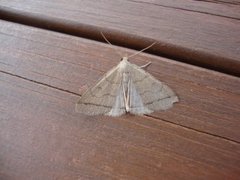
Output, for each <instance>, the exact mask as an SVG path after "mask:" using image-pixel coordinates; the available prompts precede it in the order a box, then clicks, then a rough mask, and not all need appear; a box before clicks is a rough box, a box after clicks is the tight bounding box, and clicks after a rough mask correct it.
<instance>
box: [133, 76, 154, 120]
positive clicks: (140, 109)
mask: <svg viewBox="0 0 240 180" xmlns="http://www.w3.org/2000/svg"><path fill="white" fill-rule="evenodd" d="M129 88H130V94H129V97H130V113H132V114H138V115H143V114H150V113H151V112H152V111H151V110H149V109H148V108H147V107H145V106H144V104H143V100H142V97H141V96H140V94H139V92H138V91H137V89H136V87H135V85H134V83H132V79H130V87H129Z"/></svg>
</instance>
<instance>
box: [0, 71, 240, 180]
mask: <svg viewBox="0 0 240 180" xmlns="http://www.w3.org/2000/svg"><path fill="white" fill-rule="evenodd" d="M79 73H81V72H79ZM0 97H1V101H0V111H1V116H0V117H1V119H0V129H1V130H0V145H1V146H0V159H1V161H0V165H1V170H0V178H1V179H2V180H15V179H16V180H25V179H69V180H70V179H71V180H72V179H98V180H99V179H129V180H132V179H133V180H134V179H136V180H137V179H153V180H155V179H179V178H180V179H220V180H221V179H238V177H239V175H240V173H239V172H240V169H239V167H240V156H239V154H240V145H239V143H234V142H231V141H228V140H224V139H222V138H218V137H214V136H211V135H208V134H204V133H199V132H196V131H194V130H191V129H187V128H183V127H181V126H178V125H174V124H171V123H168V122H164V121H162V120H158V119H153V118H150V117H139V116H123V117H120V118H111V117H102V116H98V117H87V116H83V115H81V114H76V113H75V112H74V105H75V102H76V101H77V99H78V98H79V96H78V95H74V94H72V93H67V92H64V91H61V90H57V89H55V88H51V87H46V86H45V85H41V84H38V83H34V82H31V81H29V80H25V79H22V78H18V77H15V76H12V75H8V74H5V73H1V74H0ZM176 108H177V107H176ZM170 112H171V111H170ZM172 118H173V117H172Z"/></svg>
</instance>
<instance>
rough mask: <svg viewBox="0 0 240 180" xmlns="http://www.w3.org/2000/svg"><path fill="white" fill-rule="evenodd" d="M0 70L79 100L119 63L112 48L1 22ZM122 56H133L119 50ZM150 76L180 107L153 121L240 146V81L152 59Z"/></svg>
mask: <svg viewBox="0 0 240 180" xmlns="http://www.w3.org/2000/svg"><path fill="white" fill-rule="evenodd" d="M1 24H2V26H1V29H0V33H1V34H0V38H1V41H2V42H3V43H1V44H0V52H1V54H2V58H1V64H0V70H1V71H3V72H6V73H10V74H12V75H16V76H20V77H22V78H25V79H28V80H30V81H34V82H38V83H42V84H45V85H47V86H51V87H55V88H58V89H61V90H64V91H66V92H71V93H73V94H81V92H79V90H83V89H84V88H85V87H86V86H90V85H92V84H93V83H95V82H96V81H97V80H98V79H99V78H100V77H101V76H102V75H103V73H105V72H107V71H108V70H109V69H110V68H111V67H113V66H114V65H116V64H117V63H118V62H119V59H120V58H119V57H118V56H117V54H116V53H115V51H114V49H113V48H112V47H109V46H106V45H104V44H102V43H98V42H93V41H89V40H85V39H81V38H75V37H72V36H66V35H62V34H58V33H51V32H48V31H44V30H39V29H35V28H29V27H25V26H20V25H15V24H12V23H7V22H3V21H2V22H1ZM118 49H119V51H120V52H121V53H122V54H125V53H128V54H129V53H130V52H131V53H133V51H130V50H127V49H123V48H118ZM148 61H151V62H152V63H153V65H152V66H150V67H149V69H148V70H149V72H150V73H152V74H153V75H154V76H156V77H157V78H158V79H159V80H162V81H164V82H166V83H167V84H168V85H169V86H170V87H172V88H173V89H174V91H176V92H177V93H178V95H179V97H180V101H181V103H178V104H176V105H175V106H174V108H173V109H171V110H170V111H166V112H159V113H155V114H153V116H154V117H155V118H159V119H164V120H165V121H168V122H172V123H175V124H179V125H181V126H184V127H187V128H192V129H194V130H196V131H201V132H204V133H209V134H213V135H215V136H219V137H222V138H226V139H229V140H232V141H236V142H240V134H239V127H240V124H239V121H238V119H239V115H240V112H239V107H240V96H239V94H240V79H239V78H236V77H232V76H228V75H224V74H221V73H216V72H213V71H209V70H205V69H201V68H198V67H194V66H191V65H186V64H182V63H178V62H174V61H171V60H168V59H164V58H159V57H156V56H151V55H146V54H143V55H139V56H138V57H135V58H133V59H132V62H134V63H137V64H139V65H140V64H144V63H146V62H148Z"/></svg>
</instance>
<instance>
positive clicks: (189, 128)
mask: <svg viewBox="0 0 240 180" xmlns="http://www.w3.org/2000/svg"><path fill="white" fill-rule="evenodd" d="M0 73H4V74H7V75H10V76H14V77H17V78H20V79H23V80H26V81H29V82H32V83H35V84H40V85H43V86H47V87H49V88H52V89H57V90H59V91H63V92H66V93H69V94H73V95H76V96H79V97H81V94H78V93H75V92H72V91H69V90H65V89H62V88H58V87H55V86H51V85H48V84H45V83H41V82H38V81H35V80H31V79H28V78H26V77H22V76H19V75H16V74H13V73H9V72H5V71H2V70H0ZM145 116H146V117H150V118H152V119H155V120H161V121H164V122H167V123H169V124H173V125H176V126H180V127H182V128H185V129H188V130H192V131H195V132H198V133H202V134H207V135H210V136H214V137H217V138H220V139H224V140H226V141H229V142H232V143H236V144H240V142H238V141H235V140H232V139H230V138H227V137H223V136H219V135H216V134H213V133H209V132H204V131H201V130H197V129H194V128H191V127H188V126H184V125H182V124H180V123H176V122H171V121H168V120H166V119H163V118H158V117H155V116H152V115H145Z"/></svg>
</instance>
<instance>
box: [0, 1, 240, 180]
mask: <svg viewBox="0 0 240 180" xmlns="http://www.w3.org/2000/svg"><path fill="white" fill-rule="evenodd" d="M0 19H1V20H0V40H1V43H0V100H1V101H0V180H53V179H54V180H55V179H59V180H75V179H76V180H78V179H83V180H85V179H97V180H99V179H104V180H105V179H127V180H135V179H136V180H139V179H144V180H145V179H147V180H150V179H151V180H152V179H153V180H159V179H160V180H161V179H163V180H165V179H187V180H188V179H189V180H193V179H194V180H195V179H204V180H208V179H209V180H215V179H216V180H220V179H227V180H232V179H233V180H235V179H236V180H237V179H239V178H240V78H239V75H240V60H239V57H240V48H239V47H240V3H239V2H238V1H237V0H223V1H214V0H212V1H210V0H209V2H208V1H191V0H179V1H177V2H175V1H173V0H170V1H166V0H165V1H164V0H159V1H153V0H124V1H120V0H117V1H107V0H102V1H78V0H76V1H72V2H70V1H66V0H61V1H57V0H52V1H47V0H37V1H32V0H25V1H22V2H21V1H17V0H11V1H8V0H0ZM100 31H102V32H104V33H105V34H106V36H107V37H108V38H109V40H110V41H111V42H113V43H114V44H117V45H118V46H116V47H117V48H118V50H119V52H121V54H123V55H124V54H126V53H128V54H129V53H133V52H135V50H136V49H141V48H142V47H145V46H146V45H148V44H150V43H151V42H153V41H156V42H157V43H158V44H157V45H156V46H155V47H153V48H152V49H151V50H149V51H148V53H142V54H140V55H139V56H136V57H134V58H132V59H131V62H133V63H136V64H138V65H142V64H144V63H147V62H149V61H151V62H152V65H151V66H150V67H149V68H148V71H149V72H150V73H151V74H153V75H154V76H155V77H156V78H157V79H159V80H161V81H164V82H165V83H166V84H167V85H169V86H170V87H171V88H172V89H173V90H174V91H175V92H177V94H178V95H179V97H180V102H179V103H177V104H175V105H174V107H173V108H172V109H170V110H167V111H164V112H155V113H153V114H151V115H150V116H132V115H125V116H121V117H119V118H111V117H107V116H95V117H91V116H90V117H89V116H84V115H82V114H78V113H75V111H74V105H75V103H76V102H77V100H78V99H79V97H80V96H81V94H82V92H83V91H84V90H85V89H86V87H88V86H91V85H92V84H94V83H95V82H97V81H98V80H99V78H100V77H101V76H102V75H103V74H104V73H105V72H107V71H108V70H109V69H110V68H111V67H113V66H115V65H116V64H117V63H118V62H119V57H118V56H117V55H116V53H115V51H114V50H113V47H112V46H110V45H108V44H106V43H103V42H102V41H103V40H102V38H101V36H100Z"/></svg>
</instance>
